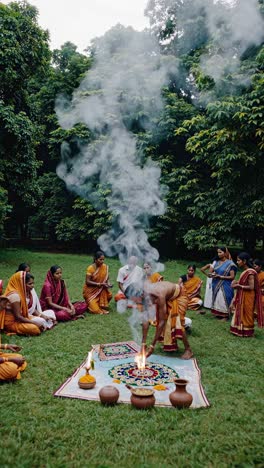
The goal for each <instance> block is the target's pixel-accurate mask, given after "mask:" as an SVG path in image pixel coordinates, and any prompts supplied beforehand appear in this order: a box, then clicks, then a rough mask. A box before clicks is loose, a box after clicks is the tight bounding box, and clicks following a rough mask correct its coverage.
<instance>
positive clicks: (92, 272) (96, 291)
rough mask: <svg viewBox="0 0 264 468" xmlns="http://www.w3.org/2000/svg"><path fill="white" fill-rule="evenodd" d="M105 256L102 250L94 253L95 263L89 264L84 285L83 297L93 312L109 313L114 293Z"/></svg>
mask: <svg viewBox="0 0 264 468" xmlns="http://www.w3.org/2000/svg"><path fill="white" fill-rule="evenodd" d="M104 260H105V256H104V253H103V252H101V251H100V250H99V251H98V252H96V253H95V255H94V263H93V264H92V265H90V266H88V268H87V271H86V279H85V284H84V287H83V297H84V299H85V301H86V304H87V307H88V310H89V312H91V314H99V315H106V314H109V310H108V308H109V302H110V301H111V299H112V293H111V291H109V288H111V287H112V285H111V284H110V283H109V273H108V266H107V265H106V264H105V263H104Z"/></svg>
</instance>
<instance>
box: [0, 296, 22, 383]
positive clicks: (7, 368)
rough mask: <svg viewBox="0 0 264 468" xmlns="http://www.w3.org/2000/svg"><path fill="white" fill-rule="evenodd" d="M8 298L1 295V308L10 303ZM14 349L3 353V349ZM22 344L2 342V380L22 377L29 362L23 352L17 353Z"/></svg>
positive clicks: (0, 352) (0, 372)
mask: <svg viewBox="0 0 264 468" xmlns="http://www.w3.org/2000/svg"><path fill="white" fill-rule="evenodd" d="M8 302H9V301H8V298H7V297H5V296H0V310H4V309H5V308H6V306H7V304H8ZM2 349H4V350H6V351H7V350H8V351H14V353H13V354H11V353H3V352H2V351H1V350H2ZM20 350H21V348H20V346H17V345H15V344H12V345H11V344H7V343H6V344H1V343H0V382H8V381H9V380H15V379H20V378H21V376H20V371H23V370H24V369H25V368H26V366H27V363H26V361H25V358H24V357H23V356H21V354H17V353H16V351H20Z"/></svg>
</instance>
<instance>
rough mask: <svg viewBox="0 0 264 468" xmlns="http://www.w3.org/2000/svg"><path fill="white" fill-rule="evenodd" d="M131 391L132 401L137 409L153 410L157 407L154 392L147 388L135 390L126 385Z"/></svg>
mask: <svg viewBox="0 0 264 468" xmlns="http://www.w3.org/2000/svg"><path fill="white" fill-rule="evenodd" d="M126 387H127V388H129V390H130V391H131V398H130V401H131V403H132V405H133V406H135V408H138V409H146V408H152V407H153V406H154V405H155V401H156V400H155V396H154V390H152V389H146V388H133V387H131V386H130V385H126Z"/></svg>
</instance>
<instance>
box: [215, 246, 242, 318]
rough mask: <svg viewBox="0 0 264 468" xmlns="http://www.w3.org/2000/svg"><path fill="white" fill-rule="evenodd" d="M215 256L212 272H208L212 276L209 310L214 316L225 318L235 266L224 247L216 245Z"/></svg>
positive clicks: (231, 293)
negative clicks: (210, 306)
mask: <svg viewBox="0 0 264 468" xmlns="http://www.w3.org/2000/svg"><path fill="white" fill-rule="evenodd" d="M217 256H218V260H216V262H215V263H214V269H213V271H212V273H210V274H209V275H210V276H211V277H212V309H211V312H212V314H213V315H214V316H215V317H217V318H220V319H223V320H227V319H228V318H229V313H230V305H231V302H232V299H233V297H234V289H233V288H232V286H231V283H232V281H233V280H234V279H235V275H236V272H237V266H236V265H235V264H234V262H233V261H232V260H231V255H230V253H229V251H228V249H227V248H226V247H218V248H217Z"/></svg>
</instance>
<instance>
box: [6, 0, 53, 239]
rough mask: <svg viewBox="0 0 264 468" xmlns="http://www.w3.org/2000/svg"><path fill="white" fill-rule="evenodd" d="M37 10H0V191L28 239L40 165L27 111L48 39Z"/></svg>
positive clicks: (15, 6)
mask: <svg viewBox="0 0 264 468" xmlns="http://www.w3.org/2000/svg"><path fill="white" fill-rule="evenodd" d="M37 15H38V13H37V10H36V8H34V7H32V6H31V5H29V4H28V3H27V2H25V1H21V2H17V3H15V2H14V3H10V4H9V5H8V6H5V5H3V4H0V29H1V36H0V50H1V52H0V70H1V73H0V90H1V91H0V128H1V130H0V152H1V171H2V174H3V181H2V185H3V188H4V189H5V190H6V191H7V192H8V200H9V203H10V204H11V205H12V208H13V209H12V215H13V217H14V218H15V219H16V223H17V224H18V225H19V226H20V231H21V234H22V235H24V234H26V232H25V231H26V226H27V217H28V213H29V211H30V209H31V208H32V207H34V205H35V203H36V199H35V195H36V193H37V192H38V185H37V183H36V178H37V171H38V168H39V167H40V162H39V161H38V159H37V157H36V148H37V146H38V142H39V140H40V138H41V131H42V129H41V126H39V125H38V123H37V122H36V119H35V118H34V112H33V109H32V107H31V102H30V93H31V82H32V80H33V79H36V77H38V79H39V77H40V76H43V75H45V73H46V72H47V69H48V67H49V60H50V51H49V46H48V33H47V32H46V31H43V30H42V29H41V28H40V27H39V26H38V24H37Z"/></svg>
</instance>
